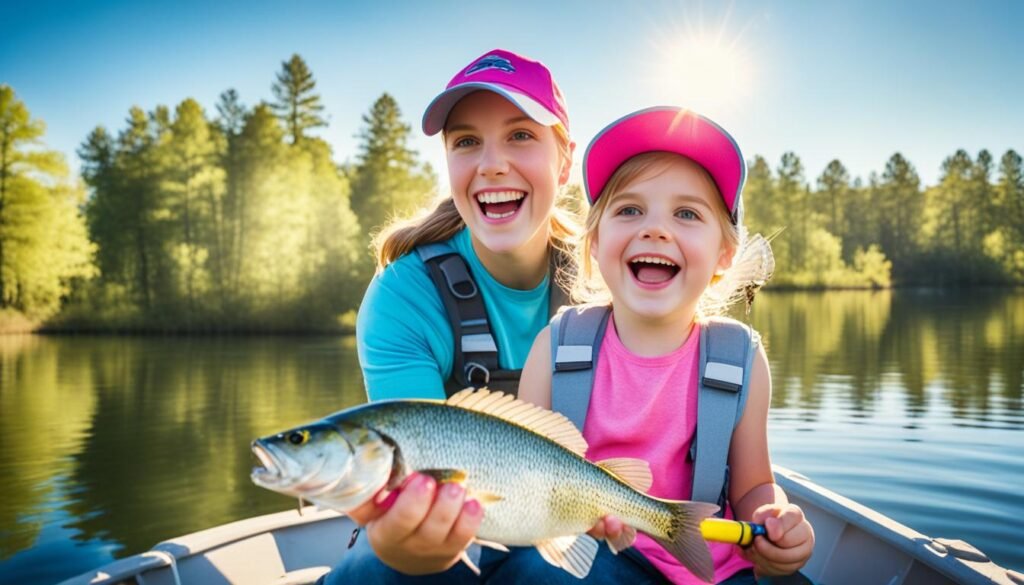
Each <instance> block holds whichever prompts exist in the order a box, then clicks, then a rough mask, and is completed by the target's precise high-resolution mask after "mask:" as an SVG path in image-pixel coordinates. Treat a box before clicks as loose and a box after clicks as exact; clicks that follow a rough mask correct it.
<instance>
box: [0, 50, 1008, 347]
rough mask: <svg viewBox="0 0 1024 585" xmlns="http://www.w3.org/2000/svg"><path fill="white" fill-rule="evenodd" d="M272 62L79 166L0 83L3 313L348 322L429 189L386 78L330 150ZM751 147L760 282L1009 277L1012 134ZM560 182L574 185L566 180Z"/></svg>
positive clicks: (206, 324)
mask: <svg viewBox="0 0 1024 585" xmlns="http://www.w3.org/2000/svg"><path fill="white" fill-rule="evenodd" d="M268 73H270V74H268V78H270V79H271V80H272V82H271V83H270V84H269V87H270V90H271V91H270V96H267V97H266V98H265V99H264V100H262V101H259V102H257V103H255V104H252V105H247V104H245V103H243V101H242V100H241V98H240V97H239V94H238V93H237V92H236V91H235V90H233V89H227V90H225V91H224V92H223V93H222V94H221V95H220V99H219V101H218V102H217V104H216V106H215V108H214V110H213V111H206V110H205V109H204V108H203V107H202V106H201V104H200V103H199V102H198V101H197V100H195V99H193V98H185V99H183V100H182V101H181V102H180V103H178V104H177V105H176V106H174V107H173V108H172V107H171V106H168V105H153V106H151V107H150V109H149V110H148V111H147V110H146V109H144V108H143V107H141V106H136V107H133V108H131V109H130V111H129V112H127V116H126V119H125V121H124V125H123V127H121V128H113V129H108V128H105V127H103V126H97V127H96V128H95V129H94V130H93V131H92V132H91V133H89V135H88V136H86V137H83V140H82V143H81V146H80V148H79V149H78V156H79V157H80V159H81V171H80V176H73V175H72V173H71V172H70V171H69V169H68V165H67V163H66V161H65V160H64V158H63V156H62V155H61V154H60V153H58V152H56V151H51V150H48V149H47V148H46V145H45V124H44V121H43V120H40V119H38V118H34V117H33V116H32V115H31V112H30V105H28V104H25V103H23V102H21V101H20V100H19V98H18V95H17V93H16V91H15V88H12V87H10V86H8V85H2V86H0V330H4V331H18V330H33V329H40V328H42V329H45V330H64V331H86V330H88V331H97V330H107V331H153V332H250V331H281V332H284V331H289V332H293V331H350V330H351V329H352V326H353V324H354V312H355V310H356V309H357V307H358V305H359V301H360V299H361V297H362V294H363V291H364V290H365V287H366V284H367V283H368V282H369V279H370V278H371V277H372V275H373V271H374V263H373V257H372V254H371V252H370V249H369V241H370V238H371V236H372V234H373V233H374V232H375V230H377V229H378V228H379V227H380V226H381V225H382V224H383V223H384V222H386V221H387V220H388V219H389V218H391V217H393V216H404V215H408V214H410V213H412V212H414V211H416V210H417V209H421V208H423V207H424V206H427V205H430V204H431V203H432V202H433V201H434V200H435V199H436V198H437V197H438V196H443V195H444V194H439V193H438V192H437V190H438V188H437V184H438V181H437V176H436V173H435V171H434V170H433V169H432V168H431V166H430V165H429V164H426V163H423V162H421V160H420V157H419V155H418V153H417V152H415V151H414V150H413V149H412V148H410V146H409V138H410V132H411V131H412V130H411V126H410V124H409V123H408V122H407V121H406V120H405V118H404V117H403V114H402V111H401V109H400V108H399V105H398V103H397V102H396V100H395V99H394V98H393V97H392V96H391V95H389V94H387V93H383V94H382V95H380V97H379V98H378V99H377V100H376V101H375V102H374V103H372V104H369V107H368V109H367V110H366V112H365V113H364V114H363V115H362V129H361V131H360V133H359V136H358V138H359V141H360V144H359V150H358V155H357V156H356V158H355V160H354V161H351V162H346V163H343V164H338V163H336V162H335V161H334V157H333V153H332V148H331V145H330V144H328V143H327V142H326V141H324V140H323V139H321V138H318V137H317V136H315V134H314V133H313V131H314V130H315V129H317V128H321V127H324V126H326V125H327V124H328V118H329V116H328V115H326V114H325V109H326V108H325V105H324V104H323V102H322V99H321V96H320V95H319V93H318V92H317V88H316V79H315V76H314V74H313V72H312V71H311V70H310V68H309V66H308V65H307V63H306V62H305V61H304V60H303V58H302V57H301V56H299V55H293V56H291V58H290V59H288V60H286V61H284V62H283V63H282V64H281V68H280V70H279V71H277V72H276V76H275V75H272V72H268ZM748 165H749V170H748V178H747V186H746V191H745V193H746V197H745V201H746V202H747V208H746V212H747V223H748V226H749V227H750V229H751V231H753V232H761V233H764V234H766V235H772V236H774V238H773V240H772V242H773V248H774V251H775V254H776V259H777V265H778V270H777V272H776V275H775V277H774V279H773V280H772V282H771V283H770V284H769V286H770V287H774V288H779V289H781V288H884V287H890V286H919V285H927V286H962V285H1011V286H1013V285H1020V284H1022V283H1024V168H1022V160H1021V156H1020V154H1018V153H1017V152H1016V151H1014V150H1012V149H1010V150H1007V151H1006V152H1003V153H991V152H989V151H988V150H981V151H979V152H977V153H970V152H967V151H965V150H957V151H956V152H953V153H950V154H949V156H948V157H947V158H946V159H945V160H944V161H943V163H942V167H941V174H940V177H939V180H938V182H937V184H934V185H925V184H923V183H922V180H921V179H920V177H919V175H918V172H917V170H916V169H915V167H914V164H913V163H912V162H911V161H909V160H907V159H906V158H905V157H904V156H903V155H902V154H901V153H899V152H895V153H893V154H892V155H891V156H890V157H889V158H888V160H887V162H886V163H885V166H884V168H883V169H879V170H878V171H875V172H871V173H870V174H869V176H868V177H866V178H861V177H852V176H851V174H850V173H849V172H848V170H847V169H846V167H845V166H844V165H843V163H842V161H840V160H832V161H831V162H830V163H828V165H827V166H826V168H824V169H822V170H821V171H816V170H810V169H806V168H805V167H804V164H803V162H802V161H801V159H800V156H799V155H798V154H797V153H794V152H786V153H785V154H783V155H782V156H781V158H780V160H778V161H774V162H771V161H768V160H766V159H765V158H763V157H761V156H758V155H755V156H753V158H752V159H750V160H749V161H748ZM567 196H569V197H571V198H574V199H575V201H576V202H579V201H580V200H581V195H580V186H579V185H570V186H569V188H568V193H567ZM577 209H580V210H582V206H580V205H577Z"/></svg>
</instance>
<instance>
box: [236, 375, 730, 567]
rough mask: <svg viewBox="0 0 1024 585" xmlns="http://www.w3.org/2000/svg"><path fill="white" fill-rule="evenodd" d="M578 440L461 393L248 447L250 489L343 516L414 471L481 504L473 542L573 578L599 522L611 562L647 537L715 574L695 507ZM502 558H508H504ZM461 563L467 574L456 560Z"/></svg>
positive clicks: (323, 423)
mask: <svg viewBox="0 0 1024 585" xmlns="http://www.w3.org/2000/svg"><path fill="white" fill-rule="evenodd" d="M586 450H587V443H586V440H585V439H584V438H583V435H582V433H580V431H579V430H578V429H577V428H576V427H575V426H574V425H573V423H572V422H571V421H569V419H567V418H566V417H565V416H563V415H561V414H559V413H555V412H552V411H550V410H547V409H544V408H541V407H539V406H536V405H533V404H530V403H527V402H524V401H521V400H518V399H516V398H515V397H513V396H511V395H509V394H504V393H501V392H494V391H490V390H487V389H486V388H484V389H479V390H474V389H472V388H467V389H466V390H463V391H461V392H458V393H456V394H454V395H452V396H451V397H449V398H448V399H447V400H443V401H442V400H385V401H379V402H371V403H368V404H364V405H361V406H357V407H353V408H349V409H346V410H342V411H340V412H337V413H335V414H332V415H330V416H327V417H325V418H323V419H321V420H320V421H317V422H314V423H311V424H308V425H304V426H300V427H296V428H294V429H291V430H287V431H284V432H281V433H277V434H274V435H269V436H266V437H262V438H259V439H256V440H255V441H253V443H252V451H253V453H254V454H255V456H256V458H257V459H258V460H259V462H260V464H261V465H260V466H258V467H255V468H253V471H252V475H251V478H252V481H253V482H254V483H255V484H256V485H258V486H260V487H263V488H266V489H269V490H273V491H276V492H279V493H282V494H285V495H289V496H292V497H299V498H302V499H304V500H306V501H308V502H311V503H313V504H316V505H317V506H319V507H322V508H330V509H333V510H337V511H340V512H347V511H350V510H353V509H355V508H357V507H358V506H360V505H362V504H364V503H366V502H367V501H369V500H370V498H372V497H374V496H375V495H376V494H377V493H378V492H379V491H380V490H382V489H384V488H388V489H395V488H397V487H398V486H400V485H401V484H402V481H403V480H404V479H405V478H406V477H408V476H409V475H410V474H412V473H413V472H416V473H421V474H425V475H429V476H432V477H434V478H435V479H436V480H437V481H438V482H442V483H443V482H458V483H460V484H462V485H463V486H464V487H465V489H466V496H467V498H474V499H476V500H477V501H479V502H480V503H481V505H482V506H483V509H484V517H483V520H482V522H481V524H480V528H479V530H478V532H477V536H476V538H477V540H478V542H479V543H480V544H483V545H485V546H493V547H495V548H501V549H505V547H506V546H535V547H536V548H537V550H538V552H539V553H540V555H541V556H542V557H543V558H544V559H545V560H546V561H548V562H549V563H551V564H552V565H555V566H557V567H561V568H562V569H564V570H566V571H568V572H569V573H570V574H572V575H574V576H576V577H578V578H581V579H582V578H584V577H586V576H587V575H588V574H589V572H590V568H591V566H592V564H593V561H594V557H595V555H596V554H597V549H598V543H597V541H596V540H595V539H594V538H593V537H591V536H589V535H588V534H586V532H587V531H588V530H590V529H591V528H592V527H593V526H594V525H595V524H597V522H598V521H599V520H601V519H602V518H603V517H604V516H606V515H609V514H613V515H615V516H617V517H619V518H620V519H622V521H623V523H624V524H625V528H624V530H623V533H622V535H621V536H620V537H618V538H616V539H610V540H608V546H609V548H610V549H611V550H612V552H614V553H616V554H617V553H618V552H620V551H622V550H624V549H625V548H628V547H629V546H632V544H633V542H634V540H635V539H636V535H637V531H640V532H643V533H644V534H647V535H648V536H650V537H651V538H653V539H654V540H655V541H657V542H658V543H659V544H661V546H663V547H664V548H665V550H667V551H668V552H669V553H670V554H672V556H673V557H675V558H676V559H677V560H678V561H679V562H680V563H681V564H682V565H683V566H684V567H686V568H687V569H688V570H689V571H690V572H691V573H693V574H694V575H695V576H697V577H698V578H700V579H703V580H704V581H707V582H712V581H713V578H714V567H713V563H712V560H711V555H710V552H709V551H708V547H707V544H706V543H705V541H704V539H703V538H702V536H701V531H700V524H701V522H702V521H703V520H704V519H705V518H707V517H709V516H711V515H713V514H714V513H715V512H717V511H718V506H716V505H714V504H708V503H703V502H689V501H677V500H667V499H662V498H657V497H654V496H651V495H648V494H647V493H646V492H647V491H648V490H649V489H650V486H651V483H652V477H651V472H650V466H649V465H648V464H647V462H645V461H642V460H639V459H630V458H615V459H607V460H604V461H599V462H596V463H595V462H591V461H588V460H587V459H586V457H585V455H586ZM505 550H507V549H505ZM463 561H466V562H467V564H469V566H470V568H472V569H474V570H476V568H475V566H474V565H473V564H472V563H471V562H469V558H468V556H467V555H466V554H465V552H464V553H463Z"/></svg>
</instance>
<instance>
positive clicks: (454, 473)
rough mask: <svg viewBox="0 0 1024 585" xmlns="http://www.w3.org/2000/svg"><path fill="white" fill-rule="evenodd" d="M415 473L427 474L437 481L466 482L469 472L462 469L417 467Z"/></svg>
mask: <svg viewBox="0 0 1024 585" xmlns="http://www.w3.org/2000/svg"><path fill="white" fill-rule="evenodd" d="M416 473H421V474H423V475H429V476H430V477H432V478H434V480H435V481H437V483H458V484H464V483H466V478H467V477H469V474H468V473H466V471H465V470H463V469H418V470H417V471H416Z"/></svg>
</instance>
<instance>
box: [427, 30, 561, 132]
mask: <svg viewBox="0 0 1024 585" xmlns="http://www.w3.org/2000/svg"><path fill="white" fill-rule="evenodd" d="M480 90H486V91H492V92H494V93H496V94H498V95H500V96H502V97H504V98H505V99H507V100H508V101H510V102H512V103H513V104H515V106H516V107H517V108H519V109H520V110H522V111H523V113H524V114H526V115H527V116H529V117H530V118H532V119H533V120H534V121H536V122H537V123H539V124H543V125H545V126H554V125H555V124H558V123H561V124H562V125H563V126H565V129H566V131H568V130H569V115H568V114H567V113H566V110H565V100H564V98H562V92H561V90H559V89H558V84H557V83H555V79H554V78H553V77H552V76H551V72H550V71H548V68H547V67H545V66H544V65H543V64H542V63H541V62H540V61H534V60H532V59H527V58H526V57H523V56H522V55H516V54H515V53H513V52H511V51H504V50H502V49H495V50H493V51H488V52H487V53H485V54H484V55H483V56H482V57H480V58H478V59H474V60H473V62H472V63H470V64H469V65H467V66H466V68H465V69H463V70H462V71H459V72H458V74H456V75H455V77H453V78H452V80H451V81H449V82H448V86H447V87H446V88H445V90H444V91H443V92H441V95H439V96H437V97H436V98H434V101H432V102H430V105H429V106H427V111H426V112H424V114H423V132H424V133H425V134H426V135H427V136H433V135H434V134H437V133H438V132H440V131H441V130H443V129H444V125H445V122H446V121H447V120H448V114H449V113H451V111H452V108H454V107H455V104H457V103H458V102H459V100H461V99H462V98H464V97H466V96H467V95H469V94H471V93H473V92H474V91H480Z"/></svg>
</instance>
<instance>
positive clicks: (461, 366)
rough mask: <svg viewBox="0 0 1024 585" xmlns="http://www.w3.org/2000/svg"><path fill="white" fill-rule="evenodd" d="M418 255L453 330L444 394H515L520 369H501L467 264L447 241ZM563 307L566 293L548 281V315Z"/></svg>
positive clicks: (419, 250) (424, 246) (423, 247)
mask: <svg viewBox="0 0 1024 585" xmlns="http://www.w3.org/2000/svg"><path fill="white" fill-rule="evenodd" d="M416 253H417V254H419V257H420V260H422V261H423V264H425V265H426V267H427V272H428V273H429V274H430V279H431V280H432V281H433V282H434V287H435V288H437V294H438V295H439V296H440V297H441V302H442V303H443V304H444V310H445V314H446V315H447V316H448V323H449V324H450V325H451V327H452V337H453V342H454V345H453V348H454V352H453V362H452V374H451V376H449V378H448V379H447V380H445V384H444V390H445V394H447V395H448V396H451V395H452V394H454V393H456V392H458V391H459V390H462V389H464V388H468V387H470V386H472V387H474V388H482V387H484V386H487V387H488V388H490V389H492V390H500V391H502V392H505V393H506V394H511V395H513V396H515V395H517V394H518V392H519V376H520V374H521V373H522V370H506V369H502V368H501V366H500V364H499V362H498V345H497V343H495V340H494V335H493V333H492V331H491V323H490V319H489V318H488V316H487V307H486V306H485V305H484V299H483V297H482V295H481V294H480V289H479V288H478V287H477V285H476V280H475V279H474V278H473V274H472V272H471V271H470V270H469V265H468V264H467V263H466V259H465V258H463V257H462V256H461V255H459V253H458V252H457V251H456V250H455V248H453V247H452V246H451V245H449V244H447V243H445V242H435V243H432V244H422V245H420V246H417V247H416ZM567 303H568V299H567V297H566V295H565V292H564V291H563V290H562V289H561V287H559V286H558V284H557V283H556V282H555V281H554V279H553V278H552V281H551V295H550V299H549V301H548V316H549V317H550V316H551V315H554V314H555V313H556V312H557V311H558V309H559V307H561V306H562V305H565V304H567Z"/></svg>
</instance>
